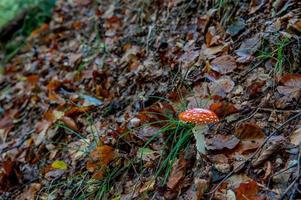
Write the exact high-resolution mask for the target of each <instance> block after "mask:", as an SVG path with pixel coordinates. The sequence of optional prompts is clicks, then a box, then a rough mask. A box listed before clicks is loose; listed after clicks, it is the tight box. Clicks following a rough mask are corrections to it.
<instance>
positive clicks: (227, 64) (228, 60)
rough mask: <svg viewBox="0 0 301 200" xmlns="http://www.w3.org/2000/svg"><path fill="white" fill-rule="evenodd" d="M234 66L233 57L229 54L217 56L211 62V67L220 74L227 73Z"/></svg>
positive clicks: (234, 67)
mask: <svg viewBox="0 0 301 200" xmlns="http://www.w3.org/2000/svg"><path fill="white" fill-rule="evenodd" d="M236 67H237V66H236V61H235V58H234V57H232V56H230V55H224V56H220V57H217V58H215V59H214V60H213V61H212V62H211V69H213V70H214V71H216V72H219V73H220V74H228V73H230V72H232V71H233V70H234V69H236Z"/></svg>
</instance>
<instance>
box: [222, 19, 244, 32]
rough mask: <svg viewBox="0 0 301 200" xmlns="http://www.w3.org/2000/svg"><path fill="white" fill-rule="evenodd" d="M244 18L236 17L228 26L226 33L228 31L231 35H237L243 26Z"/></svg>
mask: <svg viewBox="0 0 301 200" xmlns="http://www.w3.org/2000/svg"><path fill="white" fill-rule="evenodd" d="M245 26H246V24H245V20H244V19H243V18H240V17H238V18H236V19H235V21H234V22H233V23H232V24H231V25H230V26H229V27H228V29H227V31H226V32H227V33H229V34H230V35H231V36H235V35H237V34H238V33H239V32H241V31H242V30H243V29H244V28H245Z"/></svg>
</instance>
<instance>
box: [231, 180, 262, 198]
mask: <svg viewBox="0 0 301 200" xmlns="http://www.w3.org/2000/svg"><path fill="white" fill-rule="evenodd" d="M258 191H259V189H258V185H257V183H256V182H255V181H250V182H247V183H241V184H240V185H239V187H238V188H237V189H236V190H235V193H236V199H237V200H247V199H250V200H251V199H252V200H261V199H262V198H260V196H259V195H258V194H257V193H258Z"/></svg>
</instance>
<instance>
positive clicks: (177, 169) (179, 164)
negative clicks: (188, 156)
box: [166, 156, 187, 190]
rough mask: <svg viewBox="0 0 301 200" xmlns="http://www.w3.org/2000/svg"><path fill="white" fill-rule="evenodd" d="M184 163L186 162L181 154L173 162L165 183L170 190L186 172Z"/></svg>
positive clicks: (174, 187)
mask: <svg viewBox="0 0 301 200" xmlns="http://www.w3.org/2000/svg"><path fill="white" fill-rule="evenodd" d="M186 165H187V162H186V160H185V159H184V157H183V156H180V157H179V158H178V160H176V162H175V163H174V164H173V166H172V170H171V173H170V175H169V178H168V182H167V184H166V185H167V187H168V188H169V189H170V190H174V189H176V188H177V186H179V184H180V182H181V181H182V180H183V179H184V177H185V174H186Z"/></svg>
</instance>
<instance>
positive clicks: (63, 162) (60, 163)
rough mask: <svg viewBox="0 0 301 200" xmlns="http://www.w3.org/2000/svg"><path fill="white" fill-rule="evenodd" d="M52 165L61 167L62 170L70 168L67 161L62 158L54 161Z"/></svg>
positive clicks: (55, 167) (56, 167)
mask: <svg viewBox="0 0 301 200" xmlns="http://www.w3.org/2000/svg"><path fill="white" fill-rule="evenodd" d="M51 167H52V168H53V169H61V170H66V169H67V168H68V167H67V164H66V163H65V161H62V160H56V161H54V162H53V163H52V164H51Z"/></svg>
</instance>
